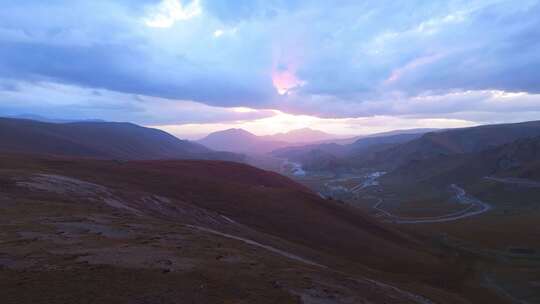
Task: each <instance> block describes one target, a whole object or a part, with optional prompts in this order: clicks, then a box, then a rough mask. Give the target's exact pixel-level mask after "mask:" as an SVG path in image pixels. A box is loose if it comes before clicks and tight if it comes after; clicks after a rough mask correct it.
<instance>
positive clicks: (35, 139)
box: [0, 118, 243, 161]
mask: <svg viewBox="0 0 540 304" xmlns="http://www.w3.org/2000/svg"><path fill="white" fill-rule="evenodd" d="M0 151H2V152H8V153H25V154H42V155H61V156H71V157H93V158H104V159H119V160H133V159H193V158H194V159H220V160H234V161H242V160H243V156H242V155H238V154H234V153H229V152H216V151H212V150H211V149H208V148H206V147H204V146H202V145H200V144H197V143H195V142H191V141H187V140H180V139H178V138H176V137H174V136H172V135H170V134H168V133H166V132H164V131H161V130H157V129H151V128H145V127H141V126H138V125H135V124H131V123H117V122H95V121H85V122H69V123H50V122H41V121H34V120H28V119H13V118H0Z"/></svg>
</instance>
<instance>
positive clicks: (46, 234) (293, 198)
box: [0, 156, 494, 303]
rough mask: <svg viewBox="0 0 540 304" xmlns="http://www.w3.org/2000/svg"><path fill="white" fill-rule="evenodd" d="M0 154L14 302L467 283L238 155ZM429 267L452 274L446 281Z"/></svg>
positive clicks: (382, 293)
mask: <svg viewBox="0 0 540 304" xmlns="http://www.w3.org/2000/svg"><path fill="white" fill-rule="evenodd" d="M0 164H1V167H2V169H3V170H1V171H0V184H1V185H2V189H3V192H2V195H0V208H1V209H2V210H3V212H1V213H0V218H1V219H2V221H0V223H2V224H0V225H1V226H2V232H3V238H4V240H6V242H3V243H2V248H1V249H2V258H1V259H0V265H2V270H1V271H0V277H1V278H2V280H1V282H2V283H1V284H3V285H2V286H3V287H6V288H7V287H11V286H16V285H17V284H18V283H19V282H20V281H21V280H23V281H25V280H27V279H26V278H27V277H28V271H31V272H32V280H31V281H25V283H24V284H25V287H26V288H25V294H24V296H25V297H27V298H13V297H14V296H15V294H13V293H10V294H8V295H5V296H6V297H3V298H4V299H6V298H7V299H9V300H15V301H13V302H16V303H35V299H40V300H41V301H43V299H45V300H46V302H48V303H62V301H63V302H65V301H66V297H73V298H76V297H77V295H79V296H89V295H91V294H94V293H95V292H96V291H99V292H97V293H96V294H94V295H93V297H94V298H95V297H99V298H100V299H103V300H105V299H108V300H109V301H104V302H110V301H112V300H114V296H116V297H118V296H119V292H121V291H122V290H124V288H131V287H132V286H137V288H135V289H133V290H131V291H130V292H129V293H128V295H127V297H126V295H124V297H121V298H117V301H114V302H121V303H144V302H148V301H151V302H154V301H152V299H158V300H156V301H157V302H167V303H168V302H172V301H169V300H171V299H174V298H177V297H178V296H179V294H182V298H183V299H189V301H190V302H195V303H197V302H201V301H202V303H222V302H223V301H225V302H227V301H229V302H238V301H240V300H247V301H248V302H256V303H298V302H300V301H303V302H306V301H304V300H301V299H312V298H313V297H315V298H319V299H320V298H322V299H330V300H331V302H334V303H362V302H366V301H369V302H374V303H378V302H381V303H382V302H384V303H428V302H427V301H425V300H423V299H425V298H430V299H433V300H434V301H436V302H437V303H466V302H467V301H465V300H464V299H463V297H467V296H469V295H472V293H471V292H473V291H474V292H476V294H477V295H476V296H478V289H468V287H466V286H464V287H460V285H459V284H461V283H460V282H461V280H462V279H463V278H462V275H463V274H464V273H465V272H462V271H461V270H460V269H461V267H459V265H454V264H453V263H452V262H451V260H446V259H445V258H444V257H441V255H440V254H437V255H435V254H432V253H430V252H429V251H426V250H425V247H424V246H423V245H422V243H420V242H419V241H416V240H414V239H411V238H410V237H408V236H405V235H403V234H401V233H399V232H397V231H394V230H391V229H389V228H386V227H384V226H382V225H380V224H377V223H375V222H373V221H371V220H369V219H368V218H367V217H366V216H364V215H363V214H361V213H360V212H359V211H358V210H355V209H354V208H351V207H349V206H347V205H344V204H340V203H337V202H334V201H328V200H322V199H321V198H319V197H318V196H317V195H315V194H314V193H312V192H310V191H309V190H307V189H306V188H304V187H303V186H301V185H299V184H297V183H295V182H293V181H291V180H289V179H287V178H285V177H283V176H280V175H278V174H274V173H271V172H267V171H263V170H259V169H255V168H253V167H250V166H247V165H243V164H238V163H232V162H217V161H128V162H122V163H118V162H111V161H105V160H75V159H67V160H66V159H56V158H38V159H36V158H27V157H21V156H0ZM21 202H24V204H23V203H21ZM14 224H16V225H17V226H16V227H15V226H13V225H14ZM456 266H458V267H456ZM163 276H165V278H164V277H163ZM111 277H112V278H114V279H113V280H111V282H110V283H107V284H100V282H103V281H104V280H105V281H107V279H108V278H111ZM440 277H445V279H447V280H449V282H455V283H453V284H457V285H452V288H451V289H449V290H445V289H444V288H441V287H440V286H438V285H437V282H439V280H440ZM66 278H70V279H69V282H65V279H66ZM154 281H156V282H159V284H154V283H152V282H154ZM75 282H78V284H81V286H83V287H84V288H83V289H81V286H78V285H74V283H75ZM383 282H385V283H383ZM34 283H35V284H34ZM123 284H124V285H125V286H123ZM175 285H177V286H176V287H174V286H175ZM160 286H165V287H166V288H162V287H160ZM182 286H187V288H184V287H182ZM44 287H45V288H44ZM59 287H61V288H59ZM178 288H180V292H178V291H177V290H178ZM456 288H457V289H456ZM43 289H45V291H43ZM0 290H7V289H5V288H2V289H0ZM50 290H53V291H55V292H49V291H50ZM88 291H89V292H88ZM239 291H241V292H239ZM55 293H56V294H60V295H61V297H60V298H59V297H55ZM416 294H420V295H422V296H418V295H416ZM486 294H487V293H486ZM17 295H19V296H21V295H20V294H17ZM157 295H158V296H159V297H158V298H155V296H157ZM295 295H296V297H295ZM8 296H9V297H8ZM44 297H45V298H44ZM110 297H113V298H110ZM23 299H25V300H23ZM120 299H126V300H122V301H119V300H120ZM149 299H150V300H149ZM294 299H296V300H294ZM351 301H352V302H351ZM307 302H309V301H307ZM490 303H494V302H490Z"/></svg>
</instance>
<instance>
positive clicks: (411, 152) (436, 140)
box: [366, 121, 540, 169]
mask: <svg viewBox="0 0 540 304" xmlns="http://www.w3.org/2000/svg"><path fill="white" fill-rule="evenodd" d="M538 135H540V121H530V122H523V123H514V124H499V125H485V126H479V127H471V128H463V129H452V130H447V131H442V132H431V133H427V134H425V135H424V136H422V137H420V138H418V139H415V140H412V141H410V142H407V143H405V144H402V145H399V146H396V147H393V148H390V149H387V150H385V151H382V152H381V153H379V154H378V155H377V156H376V157H375V158H374V159H372V160H369V162H370V163H369V164H370V165H371V166H380V167H385V168H389V169H392V168H397V167H399V166H401V165H405V164H407V163H408V162H410V161H418V160H423V159H431V158H437V157H443V156H449V155H457V154H466V153H475V152H480V151H484V150H488V149H491V148H494V147H497V146H500V145H504V144H507V143H511V142H513V141H515V140H518V139H522V138H530V137H535V136H538ZM366 163H367V162H366Z"/></svg>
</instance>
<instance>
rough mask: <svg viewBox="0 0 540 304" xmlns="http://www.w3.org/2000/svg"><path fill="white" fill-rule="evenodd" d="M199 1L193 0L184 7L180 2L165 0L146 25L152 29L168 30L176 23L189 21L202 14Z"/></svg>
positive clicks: (148, 18) (156, 8) (154, 10)
mask: <svg viewBox="0 0 540 304" xmlns="http://www.w3.org/2000/svg"><path fill="white" fill-rule="evenodd" d="M201 11H202V9H201V6H200V4H199V0H192V1H191V2H189V3H187V4H185V5H183V4H182V3H181V2H180V1H179V0H163V1H162V2H161V3H160V4H159V6H157V7H154V8H153V12H152V13H151V14H150V16H149V17H147V18H146V21H145V23H146V25H148V26H150V27H161V28H168V27H171V26H173V25H174V23H175V22H176V21H182V20H188V19H191V18H194V17H196V16H199V15H200V14H201Z"/></svg>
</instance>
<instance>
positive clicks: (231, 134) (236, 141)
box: [197, 129, 288, 154]
mask: <svg viewBox="0 0 540 304" xmlns="http://www.w3.org/2000/svg"><path fill="white" fill-rule="evenodd" d="M197 142H198V143H199V144H201V145H204V146H206V147H208V148H210V149H213V150H217V151H229V152H236V153H245V154H265V153H267V152H270V151H272V150H274V149H277V148H280V147H284V146H287V145H288V143H286V142H281V141H271V140H267V139H265V138H264V137H262V136H257V135H255V134H252V133H249V132H248V131H245V130H242V129H228V130H223V131H218V132H214V133H211V134H209V135H208V136H206V137H204V138H203V139H200V140H199V141H197Z"/></svg>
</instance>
